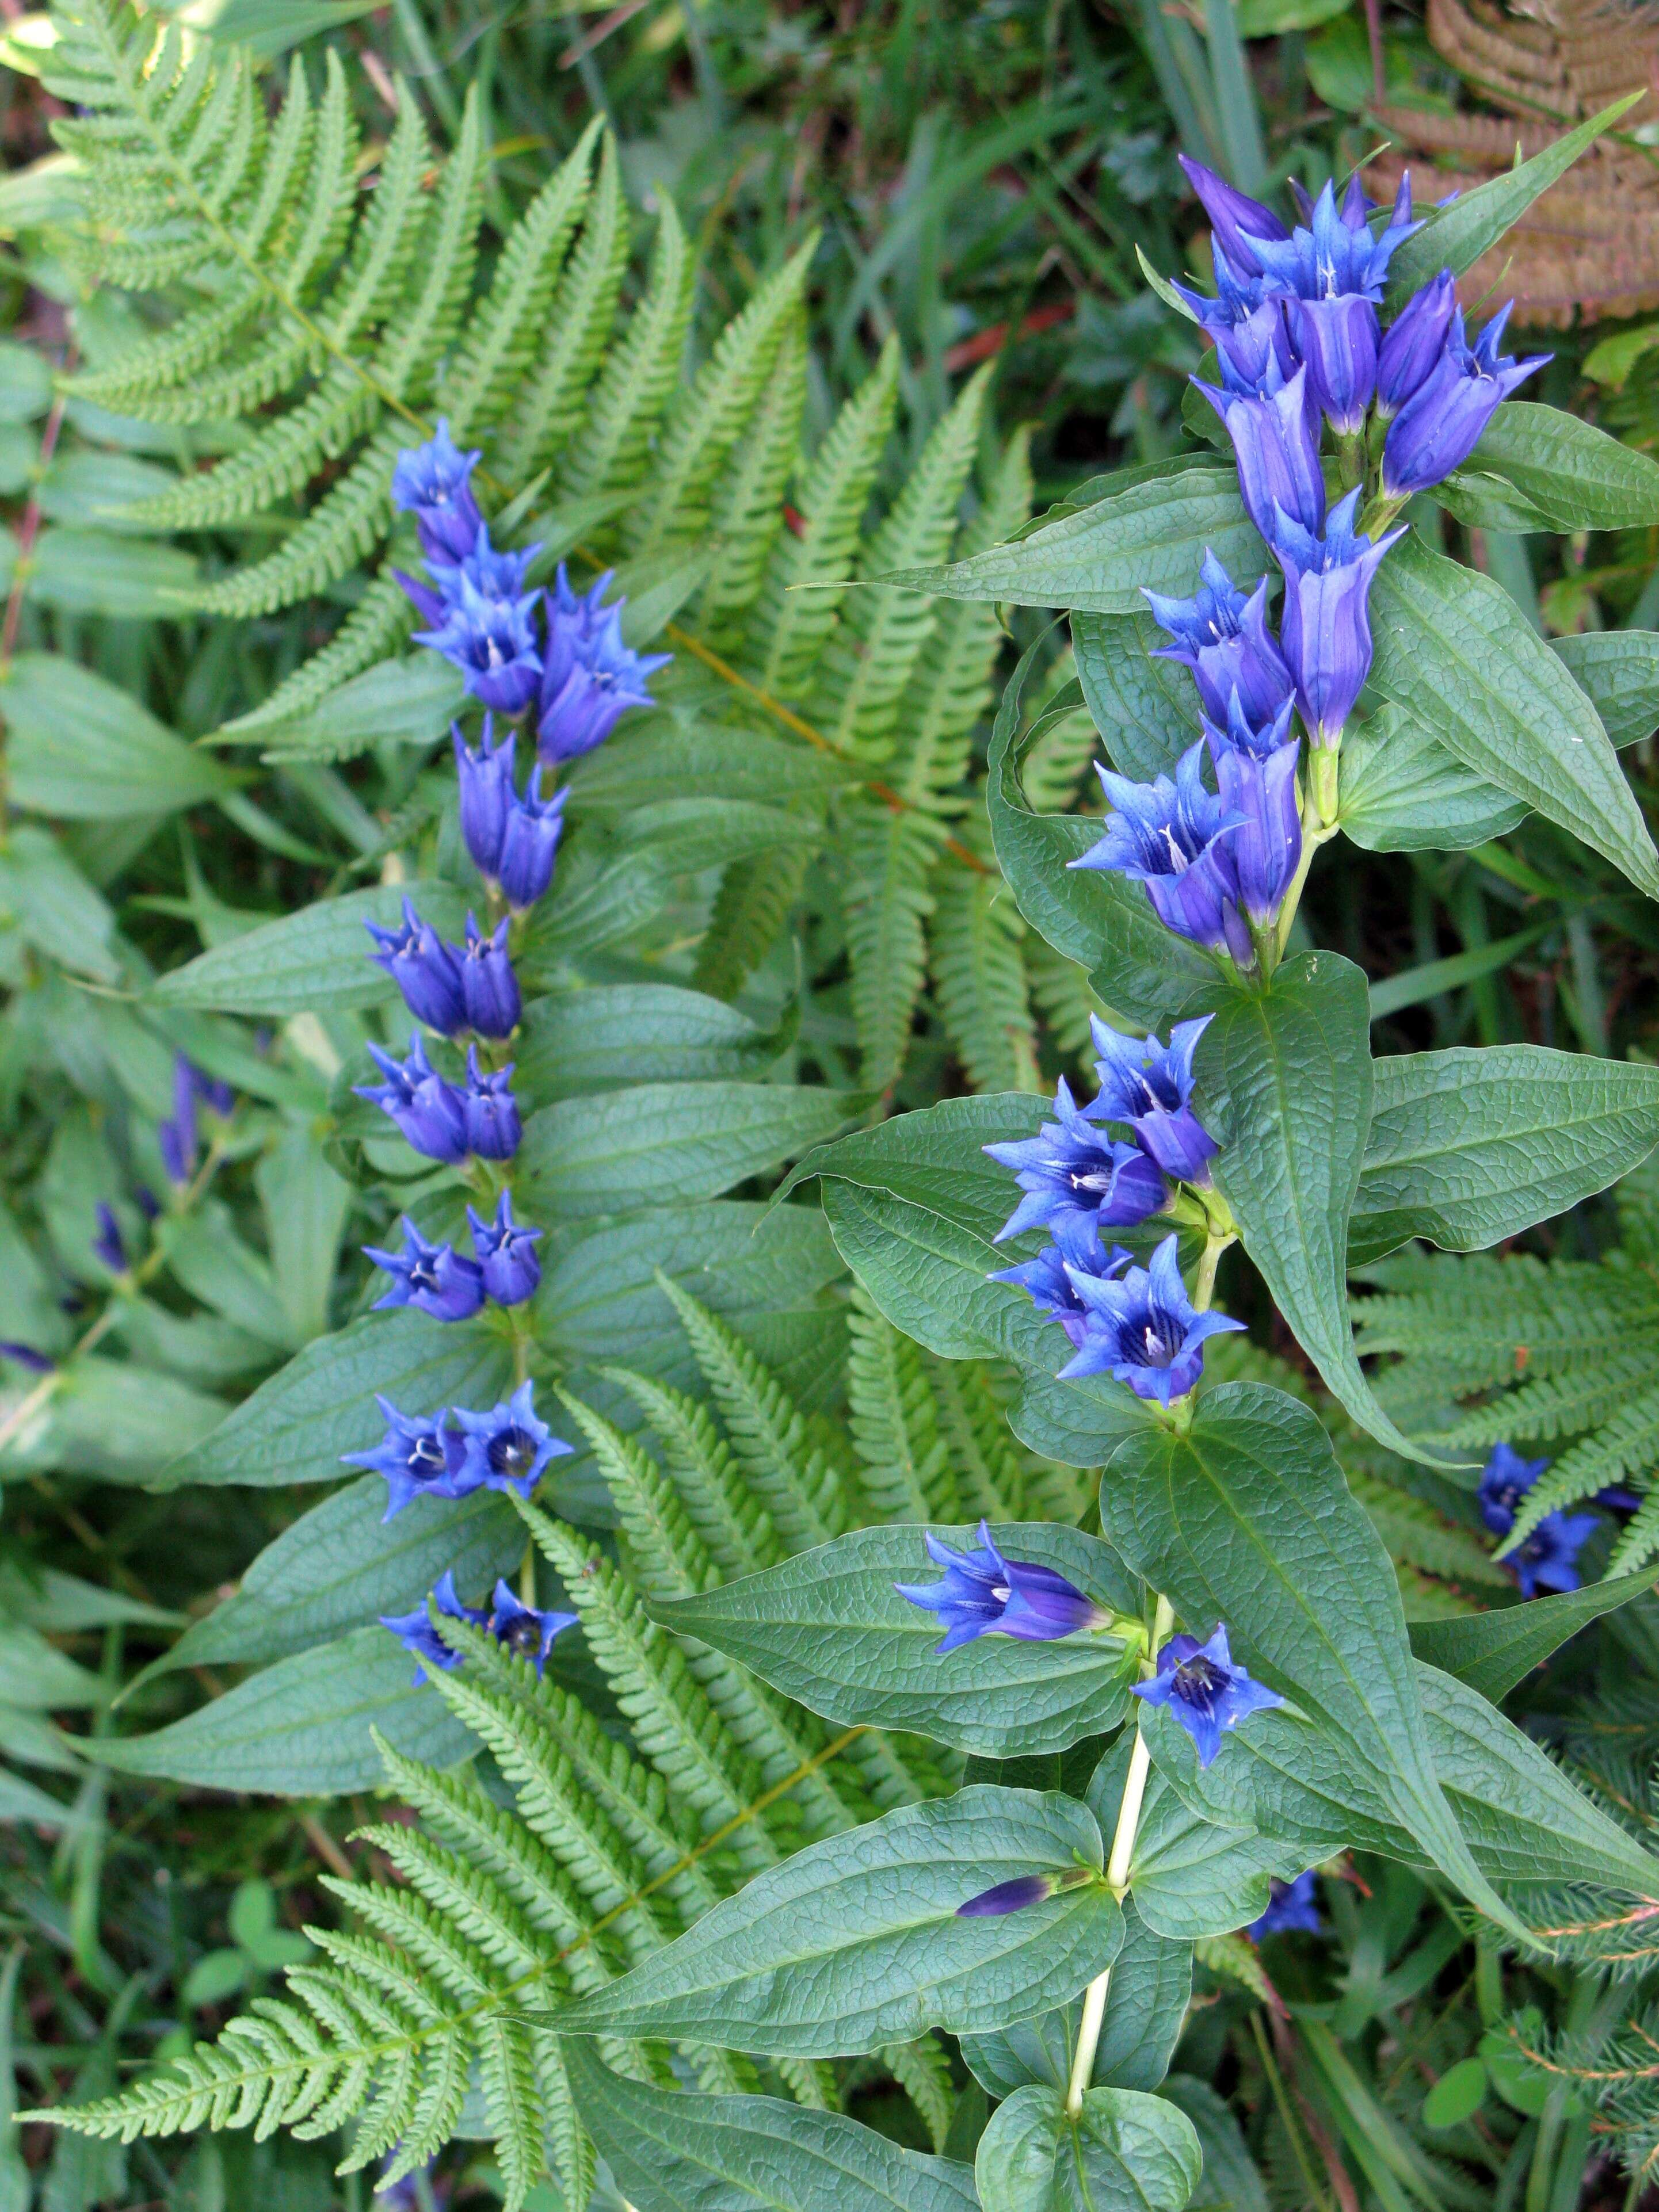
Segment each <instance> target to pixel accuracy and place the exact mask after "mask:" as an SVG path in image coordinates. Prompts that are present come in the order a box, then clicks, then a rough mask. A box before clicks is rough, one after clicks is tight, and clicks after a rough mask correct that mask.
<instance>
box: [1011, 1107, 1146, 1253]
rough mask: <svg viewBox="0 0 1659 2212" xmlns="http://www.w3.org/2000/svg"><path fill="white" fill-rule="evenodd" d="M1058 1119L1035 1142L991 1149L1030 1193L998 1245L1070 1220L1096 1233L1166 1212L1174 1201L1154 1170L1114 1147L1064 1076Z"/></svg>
mask: <svg viewBox="0 0 1659 2212" xmlns="http://www.w3.org/2000/svg"><path fill="white" fill-rule="evenodd" d="M1054 1111H1055V1114H1056V1115H1057V1116H1058V1119H1056V1120H1055V1121H1045V1122H1044V1124H1043V1126H1042V1127H1041V1129H1040V1131H1039V1133H1037V1135H1036V1136H1034V1137H1023V1138H1021V1139H1019V1140H1018V1141H1017V1142H1016V1143H1010V1144H1002V1145H987V1146H985V1151H986V1152H987V1153H988V1154H989V1155H990V1157H991V1158H992V1159H993V1160H995V1161H997V1164H999V1165H1000V1166H1002V1167H1005V1168H1011V1169H1012V1170H1013V1171H1014V1174H1015V1176H1016V1179H1017V1181H1018V1182H1019V1186H1020V1188H1021V1189H1022V1191H1023V1192H1024V1193H1025V1195H1024V1197H1023V1198H1022V1200H1020V1202H1019V1204H1018V1205H1017V1206H1016V1207H1015V1209H1014V1211H1013V1212H1012V1213H1011V1214H1009V1218H1008V1219H1007V1220H1006V1221H1005V1222H1004V1223H1003V1226H1002V1227H1001V1229H1000V1230H998V1231H997V1239H996V1241H997V1243H999V1244H1002V1243H1006V1242H1007V1241H1008V1239H1009V1237H1018V1236H1019V1235H1020V1234H1021V1233H1022V1231H1025V1230H1028V1229H1039V1228H1043V1227H1047V1228H1050V1229H1055V1228H1058V1225H1059V1224H1060V1223H1061V1222H1062V1221H1064V1220H1066V1219H1069V1218H1077V1220H1079V1221H1082V1222H1086V1223H1087V1224H1088V1225H1089V1227H1090V1228H1091V1229H1126V1228H1129V1227H1131V1225H1133V1224H1134V1223H1135V1222H1138V1221H1144V1220H1145V1219H1146V1218H1147V1216H1148V1215H1149V1214H1152V1213H1156V1212H1158V1211H1159V1209H1160V1208H1161V1207H1162V1206H1163V1205H1165V1204H1166V1202H1167V1201H1168V1196H1169V1193H1168V1189H1167V1188H1165V1185H1164V1180H1163V1177H1162V1176H1161V1175H1160V1174H1159V1173H1158V1171H1157V1169H1156V1167H1155V1166H1154V1165H1153V1164H1152V1162H1151V1161H1150V1159H1149V1158H1147V1157H1146V1155H1145V1153H1144V1152H1141V1151H1139V1150H1138V1147H1137V1146H1133V1145H1125V1144H1119V1143H1114V1142H1113V1139H1111V1138H1109V1137H1107V1135H1105V1134H1104V1133H1103V1132H1102V1131H1101V1129H1099V1128H1097V1127H1095V1124H1094V1123H1093V1122H1092V1121H1089V1120H1088V1119H1087V1117H1086V1116H1085V1115H1083V1114H1082V1113H1080V1112H1079V1110H1078V1109H1077V1106H1076V1104H1075V1103H1073V1100H1072V1097H1071V1092H1070V1088H1069V1086H1068V1085H1067V1083H1066V1080H1065V1078H1064V1076H1062V1077H1061V1078H1060V1080H1059V1083H1058V1085H1057V1086H1056V1090H1055V1094H1054Z"/></svg>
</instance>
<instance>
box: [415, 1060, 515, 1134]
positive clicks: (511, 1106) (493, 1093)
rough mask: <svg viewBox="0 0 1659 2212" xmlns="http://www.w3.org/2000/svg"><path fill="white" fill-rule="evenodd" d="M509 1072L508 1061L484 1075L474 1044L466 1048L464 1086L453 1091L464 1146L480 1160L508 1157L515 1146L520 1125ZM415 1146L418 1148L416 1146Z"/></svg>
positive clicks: (510, 1069)
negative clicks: (458, 1109) (465, 1080)
mask: <svg viewBox="0 0 1659 2212" xmlns="http://www.w3.org/2000/svg"><path fill="white" fill-rule="evenodd" d="M512 1074H513V1070H512V1066H511V1064H510V1062H509V1065H508V1066H505V1067H502V1068H497V1070H496V1071H495V1072H494V1073H492V1074H487V1075H486V1074H485V1073H484V1071H483V1070H482V1069H481V1068H480V1067H479V1056H478V1047H477V1046H476V1045H471V1046H469V1047H468V1048H467V1088H466V1089H465V1090H464V1091H459V1092H457V1093H456V1094H455V1095H456V1096H457V1097H458V1098H459V1099H460V1114H461V1128H462V1132H463V1133H464V1135H465V1138H466V1145H467V1151H468V1152H473V1153H476V1154H477V1156H478V1158H479V1159H481V1160H510V1159H511V1158H512V1157H513V1154H514V1153H515V1152H516V1151H517V1150H518V1145H519V1139H520V1137H521V1135H522V1134H523V1129H522V1127H521V1123H520V1121H519V1116H518V1101H517V1099H516V1098H515V1097H514V1096H513V1094H512V1091H511V1090H510V1089H509V1085H510V1083H511V1080H512ZM415 1149H416V1151H417V1152H418V1151H419V1150H420V1147H419V1146H416V1147H415Z"/></svg>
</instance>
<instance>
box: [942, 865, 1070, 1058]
mask: <svg viewBox="0 0 1659 2212" xmlns="http://www.w3.org/2000/svg"><path fill="white" fill-rule="evenodd" d="M933 883H934V905H933V915H932V920H931V922H930V927H929V930H928V938H929V942H930V948H931V953H932V967H933V975H934V981H935V983H936V987H937V990H938V997H939V1012H940V1016H941V1018H942V1020H943V1022H944V1025H945V1034H946V1036H948V1038H949V1039H950V1042H951V1044H952V1046H953V1048H955V1054H956V1057H957V1058H958V1059H959V1060H961V1063H962V1066H963V1068H964V1070H965V1071H966V1073H967V1079H968V1081H969V1082H970V1083H971V1084H972V1085H973V1088H974V1089H975V1090H976V1091H1040V1089H1041V1088H1042V1079H1041V1077H1040V1074H1039V1073H1038V1069H1037V1040H1036V1036H1035V1033H1034V1025H1033V1022H1032V1018H1031V1000H1030V994H1029V988H1028V981H1029V979H1028V975H1027V972H1026V965H1025V955H1024V946H1025V940H1026V936H1027V931H1026V927H1025V923H1024V921H1022V918H1021V915H1020V911H1019V908H1017V907H1016V905H1015V903H1014V900H1013V897H1012V896H1011V895H1010V893H1009V890H1008V887H1007V885H1006V884H1004V883H1003V880H1002V878H1001V877H1000V875H983V876H982V875H978V874H975V873H973V872H970V871H969V870H968V869H967V868H965V867H963V866H961V863H960V862H958V863H957V864H956V865H955V866H951V865H949V864H948V861H947V862H945V863H942V864H941V866H939V868H938V869H937V870H936V872H935V876H934V879H933Z"/></svg>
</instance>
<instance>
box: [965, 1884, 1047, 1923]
mask: <svg viewBox="0 0 1659 2212" xmlns="http://www.w3.org/2000/svg"><path fill="white" fill-rule="evenodd" d="M1058 1880H1059V1877H1058V1875H1052V1874H1021V1875H1015V1877H1014V1879H1013V1881H999V1882H996V1883H993V1884H992V1886H991V1888H989V1889H982V1890H981V1891H980V1892H979V1895H978V1896H977V1897H970V1898H969V1899H968V1900H967V1904H966V1905H958V1906H957V1908H956V1917H957V1918H958V1919H959V1920H992V1919H997V1918H998V1917H1000V1916H1001V1915H1002V1914H1003V1913H1004V1912H1023V1911H1025V1909H1026V1907H1027V1905H1041V1904H1043V1903H1044V1902H1045V1901H1046V1899H1049V1898H1051V1897H1052V1896H1053V1894H1054V1892H1055V1889H1056V1888H1057V1887H1058Z"/></svg>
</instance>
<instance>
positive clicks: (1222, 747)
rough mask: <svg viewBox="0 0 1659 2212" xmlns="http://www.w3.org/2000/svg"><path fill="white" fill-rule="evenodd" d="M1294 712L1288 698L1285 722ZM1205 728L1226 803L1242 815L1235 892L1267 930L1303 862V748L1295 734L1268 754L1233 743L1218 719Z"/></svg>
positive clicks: (1231, 854)
mask: <svg viewBox="0 0 1659 2212" xmlns="http://www.w3.org/2000/svg"><path fill="white" fill-rule="evenodd" d="M1289 720H1290V702H1289V701H1288V700H1287V701H1286V702H1285V704H1284V708H1283V709H1282V710H1281V718H1280V721H1281V726H1284V725H1286V724H1288V722H1289ZM1204 728H1205V738H1206V741H1207V742H1208V744H1209V746H1210V752H1211V759H1212V760H1213V761H1214V763H1215V768H1216V782H1217V786H1218V787H1219V793H1220V799H1221V804H1222V805H1223V807H1225V809H1226V810H1227V811H1228V813H1229V814H1230V815H1236V816H1237V817H1239V828H1238V829H1237V831H1236V832H1235V835H1234V836H1233V838H1232V839H1231V841H1230V842H1229V845H1228V848H1227V859H1228V862H1229V866H1230V867H1231V869H1232V871H1233V878H1234V882H1235V886H1236V890H1235V896H1236V897H1237V900H1238V903H1239V905H1240V906H1241V908H1243V910H1244V913H1245V915H1247V918H1248V919H1249V921H1250V922H1251V924H1252V926H1253V927H1254V928H1255V929H1257V930H1265V929H1266V928H1268V927H1270V926H1271V925H1272V923H1274V922H1276V921H1278V917H1279V910H1280V908H1282V907H1283V906H1284V899H1285V894H1286V893H1287V892H1288V891H1289V890H1290V886H1291V884H1293V883H1294V882H1295V881H1296V870H1297V869H1298V867H1299V866H1301V863H1302V810H1301V808H1300V806H1299V805H1297V803H1296V767H1297V763H1298V762H1299V761H1300V760H1301V757H1302V747H1301V744H1300V743H1299V742H1298V741H1297V739H1296V738H1290V739H1289V740H1288V741H1287V742H1286V743H1284V744H1279V745H1276V746H1275V747H1274V748H1273V750H1272V751H1271V752H1269V753H1268V754H1267V755H1266V757H1265V758H1264V757H1262V756H1261V754H1259V752H1257V751H1256V750H1254V747H1253V745H1250V744H1233V743H1230V742H1229V741H1228V739H1227V738H1224V737H1223V733H1222V732H1220V731H1219V730H1217V727H1216V726H1215V724H1214V723H1213V722H1211V721H1208V720H1206V721H1205V726H1204Z"/></svg>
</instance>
